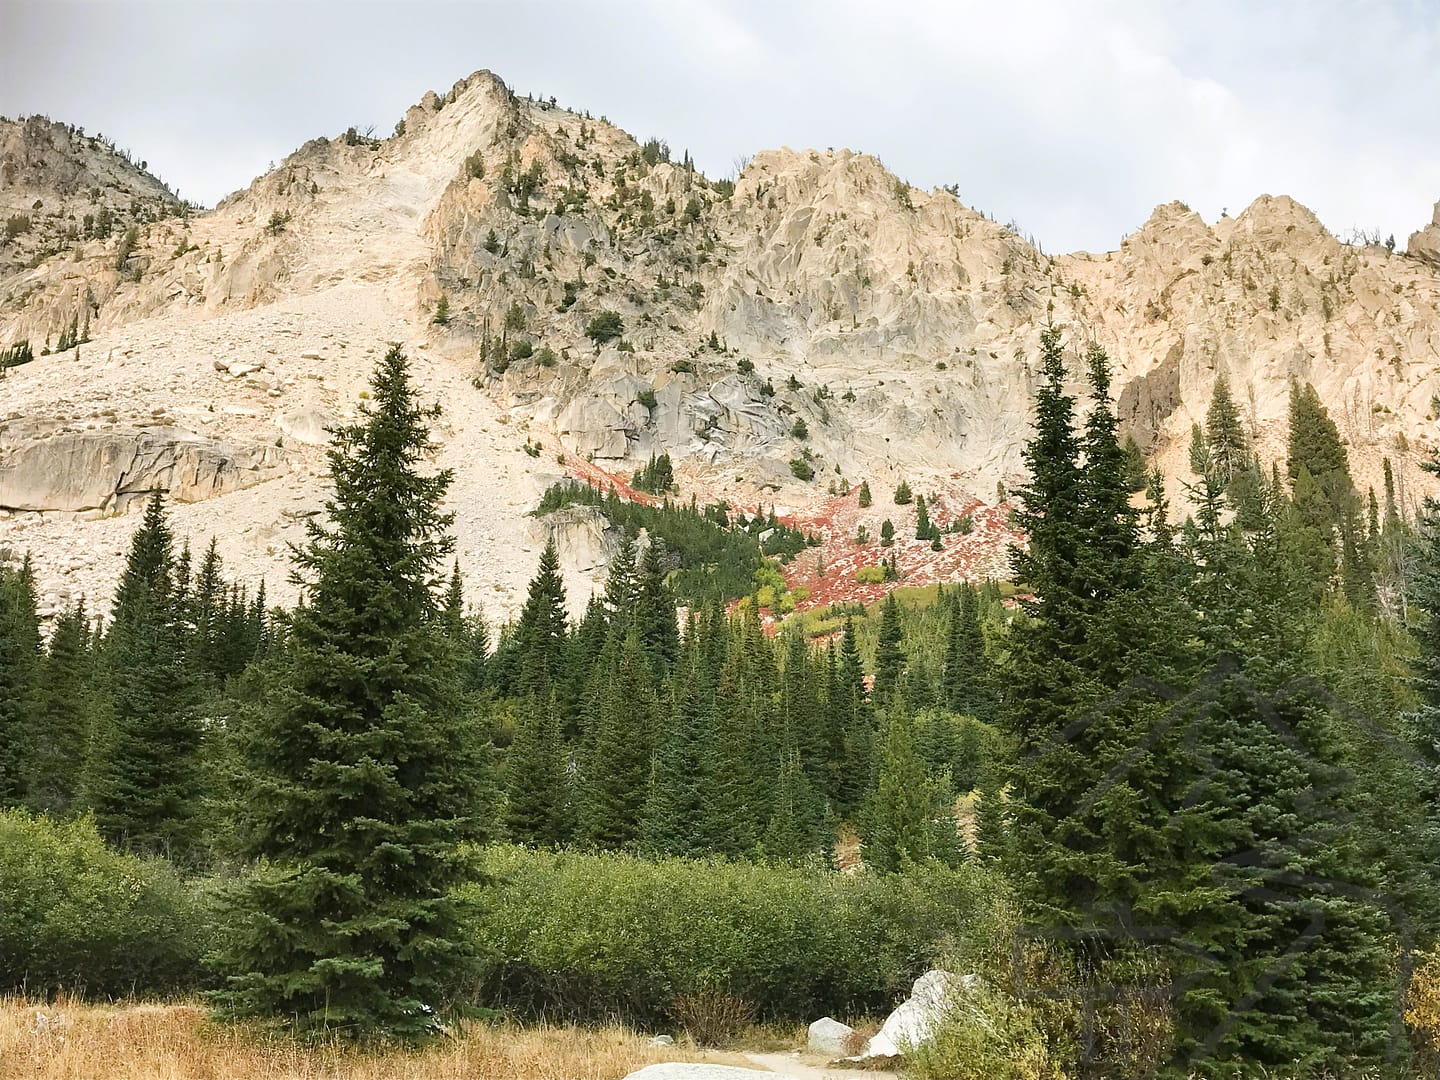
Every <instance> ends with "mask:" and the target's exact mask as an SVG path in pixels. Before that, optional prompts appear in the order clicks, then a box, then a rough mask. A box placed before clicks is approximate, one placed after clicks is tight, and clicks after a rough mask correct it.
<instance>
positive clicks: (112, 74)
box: [0, 0, 1440, 252]
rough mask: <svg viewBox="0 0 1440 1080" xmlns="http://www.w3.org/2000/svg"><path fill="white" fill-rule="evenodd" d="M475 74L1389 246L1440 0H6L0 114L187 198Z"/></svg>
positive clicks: (1124, 212)
mask: <svg viewBox="0 0 1440 1080" xmlns="http://www.w3.org/2000/svg"><path fill="white" fill-rule="evenodd" d="M477 68H489V69H491V70H492V71H495V72H496V73H497V74H499V75H500V76H501V77H502V78H504V79H505V80H506V81H507V82H508V83H509V84H510V85H511V86H512V87H513V88H514V89H515V90H516V91H518V92H519V93H521V94H525V93H527V92H533V93H535V94H536V95H537V96H541V95H543V96H546V97H548V96H550V95H552V94H553V95H555V96H556V97H557V98H558V99H559V101H560V103H561V104H562V105H566V106H569V107H572V108H576V109H589V110H590V111H591V112H592V113H594V114H596V115H602V114H603V115H605V116H607V117H608V118H609V119H610V120H612V121H614V122H615V123H618V124H619V125H620V126H622V127H624V128H625V129H627V130H628V131H630V132H631V133H632V134H634V135H636V136H637V137H639V138H641V139H643V138H645V137H647V136H650V135H658V136H661V137H663V138H665V139H667V140H668V141H669V143H670V145H671V147H672V148H673V149H674V150H675V151H676V153H677V154H678V153H679V152H680V151H681V150H682V149H685V148H688V149H689V150H690V151H691V153H692V154H693V155H694V157H695V160H696V163H697V164H698V165H699V166H700V168H702V169H703V170H704V171H705V172H706V173H708V174H709V175H711V176H723V175H726V174H727V173H729V172H730V171H731V169H732V162H733V161H734V159H735V158H736V157H737V156H739V155H741V154H748V153H751V152H753V151H755V150H757V149H763V148H767V147H774V146H781V145H785V146H791V147H797V148H798V147H809V146H813V147H822V148H823V147H827V146H828V147H837V148H838V147H841V146H849V147H851V148H854V149H857V150H865V151H868V152H870V153H874V154H876V155H878V156H879V157H880V158H881V159H882V160H883V161H884V162H885V164H886V165H887V166H889V167H890V168H891V169H892V170H893V171H895V172H896V173H898V174H899V175H900V176H902V177H904V178H905V179H907V180H908V181H910V182H911V183H913V184H916V185H919V186H921V187H931V186H935V185H939V184H950V183H953V184H957V185H959V191H960V196H961V198H962V199H963V200H964V201H965V202H967V203H968V204H970V205H972V206H974V207H977V208H978V209H981V210H984V211H986V212H988V213H990V214H991V215H993V216H994V217H996V218H998V219H1000V220H1001V221H1010V220H1012V219H1013V220H1014V221H1015V222H1017V223H1018V224H1019V225H1020V227H1021V228H1022V229H1023V230H1024V231H1025V232H1027V233H1030V234H1032V235H1034V236H1035V238H1036V239H1037V240H1039V241H1040V242H1041V244H1042V245H1043V246H1044V248H1045V250H1047V251H1051V252H1057V251H1069V250H1075V249H1079V248H1085V249H1090V250H1103V249H1108V248H1113V247H1114V246H1115V245H1116V244H1117V243H1118V242H1119V240H1120V238H1121V237H1122V236H1123V235H1125V234H1126V233H1128V232H1130V231H1132V230H1134V229H1135V228H1137V227H1138V226H1139V225H1140V224H1142V223H1143V222H1144V220H1145V219H1146V218H1147V217H1148V216H1149V213H1150V211H1151V209H1152V208H1153V207H1154V206H1155V205H1156V204H1157V203H1162V202H1168V201H1169V200H1171V199H1182V200H1184V201H1186V202H1188V203H1189V204H1190V205H1191V206H1192V207H1194V208H1195V209H1196V210H1198V211H1199V212H1200V213H1201V214H1203V215H1204V216H1205V218H1206V219H1207V220H1213V219H1214V218H1216V217H1217V216H1218V215H1219V213H1220V211H1221V209H1222V208H1228V209H1229V211H1230V213H1232V214H1234V213H1237V212H1238V211H1239V210H1240V209H1242V208H1243V207H1244V206H1245V205H1246V204H1247V203H1249V202H1250V200H1251V199H1253V198H1254V197H1255V196H1256V195H1259V194H1261V193H1270V194H1288V195H1292V196H1294V197H1295V198H1296V199H1298V200H1300V201H1301V202H1303V203H1305V204H1306V205H1308V206H1309V207H1310V208H1311V209H1313V210H1314V211H1315V212H1316V213H1317V214H1318V215H1319V216H1320V218H1321V220H1323V221H1324V222H1325V223H1326V224H1327V225H1328V226H1329V227H1330V228H1331V229H1333V230H1335V231H1336V232H1339V233H1341V234H1345V233H1347V232H1349V230H1350V229H1351V228H1352V227H1357V226H1358V227H1362V228H1365V229H1379V230H1380V231H1381V233H1382V235H1384V234H1388V233H1394V234H1395V236H1396V237H1397V239H1398V240H1399V243H1400V244H1401V245H1402V246H1403V245H1404V243H1405V240H1406V238H1407V237H1408V235H1409V234H1410V232H1411V231H1412V230H1414V229H1416V228H1419V227H1420V226H1421V225H1424V224H1426V223H1427V222H1428V221H1429V219H1430V211H1431V206H1432V204H1433V203H1434V202H1435V201H1436V200H1437V199H1440V0H1368V2H1367V0H1293V2H1292V0H1274V2H1265V0H1210V2H1208V3H1203V4H1201V3H1193V2H1180V0H1093V2H1092V0H1050V2H1041V0H1032V2H1027V0H989V2H969V0H920V2H915V3H904V2H902V0H883V2H882V0H870V2H860V0H824V2H815V3H810V2H795V3H789V2H786V0H732V2H729V3H725V2H721V0H628V2H625V0H611V2H599V0H596V2H593V3H571V2H564V0H547V2H544V3H531V2H529V0H506V2H504V3H489V2H468V3H461V2H454V3H445V2H442V0H415V2H389V3H380V2H376V3H365V2H362V0H308V2H307V0H286V2H283V3H281V2H274V3H272V2H268V0H266V2H261V0H253V2H246V3H241V2H230V0H224V2H222V0H185V2H170V0H154V2H138V0H134V2H132V0H91V2H81V0H0V114H4V115H8V116H16V115H21V114H29V113H32V112H43V113H47V114H49V115H50V116H52V117H54V118H55V119H59V120H64V121H66V122H69V123H74V124H79V125H81V126H83V127H85V128H86V129H87V130H88V131H92V132H93V131H101V132H104V133H105V134H106V135H109V136H111V137H112V138H114V139H115V140H116V141H117V143H118V144H119V145H121V146H126V147H129V148H130V149H131V150H132V152H133V153H134V155H135V157H136V159H137V160H139V159H141V158H143V159H146V160H148V162H149V163H150V167H151V170H152V171H154V172H156V173H158V174H159V175H160V176H161V177H162V178H163V179H164V180H166V181H168V182H169V183H170V185H171V186H172V187H177V188H179V190H180V192H181V194H183V195H185V196H186V197H188V198H192V199H196V200H198V201H200V202H203V203H205V204H207V205H210V204H213V203H214V202H215V201H216V200H217V199H219V198H220V197H221V196H222V195H224V194H226V193H227V192H229V191H231V190H234V189H236V188H239V187H243V186H245V185H246V184H248V183H249V182H250V180H251V179H252V178H253V177H255V176H256V175H257V174H259V173H261V172H263V171H264V170H265V168H266V167H267V165H268V164H269V163H270V162H271V161H272V160H273V161H279V160H280V159H281V158H283V157H284V156H285V155H286V154H288V153H289V152H290V151H292V150H294V149H295V148H297V147H298V146H299V145H300V144H301V143H302V142H304V141H305V140H306V139H309V138H312V137H314V136H316V135H335V134H338V133H339V132H341V131H343V130H344V129H345V128H346V127H349V126H350V125H351V124H354V125H357V126H358V127H361V128H364V127H365V126H367V125H370V124H373V125H375V127H376V129H377V131H379V132H381V133H388V132H389V131H390V130H391V128H392V127H393V126H394V123H395V121H396V120H397V119H399V117H400V116H401V115H402V114H403V113H404V111H405V109H406V107H407V106H409V105H411V104H413V103H415V102H417V101H418V100H419V98H420V97H421V95H422V94H423V93H424V92H425V91H426V90H430V89H434V90H437V91H444V90H445V89H447V88H448V87H449V86H450V85H451V84H452V83H453V82H454V81H455V80H457V79H459V78H461V77H463V76H465V75H467V74H469V73H470V72H471V71H474V70H476V69H477Z"/></svg>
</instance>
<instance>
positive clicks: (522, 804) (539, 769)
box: [505, 694, 570, 846]
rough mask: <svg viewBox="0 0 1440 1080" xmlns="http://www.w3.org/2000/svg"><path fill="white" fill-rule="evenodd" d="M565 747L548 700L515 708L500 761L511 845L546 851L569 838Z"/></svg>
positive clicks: (528, 700) (527, 699)
mask: <svg viewBox="0 0 1440 1080" xmlns="http://www.w3.org/2000/svg"><path fill="white" fill-rule="evenodd" d="M568 789H569V778H568V775H567V773H566V760H565V747H564V744H563V743H562V741H561V738H560V719H559V717H558V716H557V715H556V710H555V703H554V699H553V696H552V697H551V698H550V699H547V700H545V701H541V700H540V699H538V698H536V697H535V696H534V695H529V694H527V695H525V696H524V697H522V698H520V700H519V701H518V702H517V703H516V717H515V738H514V740H513V741H512V742H511V743H510V748H509V750H508V751H507V752H506V755H505V831H506V833H507V834H508V835H509V836H510V838H511V839H512V840H517V841H519V842H521V843H526V844H540V845H543V846H552V845H555V844H560V843H563V842H564V841H565V840H566V839H568V838H569V835H570V792H569V790H568Z"/></svg>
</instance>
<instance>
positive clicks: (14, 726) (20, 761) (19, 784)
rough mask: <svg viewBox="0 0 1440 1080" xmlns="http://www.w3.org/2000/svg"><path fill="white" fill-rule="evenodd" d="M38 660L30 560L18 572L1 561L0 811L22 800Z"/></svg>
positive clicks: (39, 674) (33, 582)
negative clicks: (0, 808) (1, 808)
mask: <svg viewBox="0 0 1440 1080" xmlns="http://www.w3.org/2000/svg"><path fill="white" fill-rule="evenodd" d="M42 657H43V653H42V648H41V641H40V621H39V618H38V617H37V615H36V601H35V574H34V571H33V570H32V568H31V565H30V560H29V559H28V558H27V559H26V560H25V562H24V563H23V564H22V565H21V566H20V567H18V568H14V567H9V566H7V565H6V564H5V563H4V562H3V561H0V807H3V806H17V805H19V804H21V803H22V802H23V801H24V800H25V798H26V773H27V771H28V768H29V766H30V761H29V753H30V750H31V748H30V746H29V740H30V737H31V735H32V734H33V724H34V718H35V704H36V702H35V695H36V692H37V691H38V690H39V688H40V676H41V672H42V666H41V664H42Z"/></svg>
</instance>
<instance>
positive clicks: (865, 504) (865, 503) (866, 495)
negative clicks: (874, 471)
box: [859, 480, 874, 510]
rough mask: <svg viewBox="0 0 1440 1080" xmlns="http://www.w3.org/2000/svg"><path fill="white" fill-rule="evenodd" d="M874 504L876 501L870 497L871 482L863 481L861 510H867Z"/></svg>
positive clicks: (861, 485) (860, 500) (861, 486)
mask: <svg viewBox="0 0 1440 1080" xmlns="http://www.w3.org/2000/svg"><path fill="white" fill-rule="evenodd" d="M872 502H874V499H873V498H872V497H871V495H870V481H869V480H862V481H861V482H860V496H859V505H860V509H861V510H865V509H867V508H869V506H870V504H871V503H872Z"/></svg>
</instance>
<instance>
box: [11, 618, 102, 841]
mask: <svg viewBox="0 0 1440 1080" xmlns="http://www.w3.org/2000/svg"><path fill="white" fill-rule="evenodd" d="M94 674H95V672H94V655H93V653H92V652H91V636H90V619H89V616H88V615H86V613H85V603H84V601H83V600H80V601H77V602H76V603H75V605H74V606H73V607H70V608H66V609H65V610H64V611H63V612H61V614H60V616H59V618H57V619H56V620H55V628H54V630H53V631H52V632H51V634H50V645H49V649H48V650H47V652H46V655H45V661H44V665H43V667H42V669H41V678H40V682H39V686H38V688H37V692H36V695H35V699H34V711H33V714H32V716H33V719H32V722H31V725H30V732H29V734H28V735H27V737H26V738H25V739H24V740H23V742H22V745H23V746H24V747H25V748H26V751H27V753H26V763H25V766H26V767H25V790H26V801H27V803H28V804H29V806H30V808H31V809H32V810H35V811H37V812H39V813H46V814H55V815H57V816H61V815H65V814H69V813H72V812H74V811H75V810H77V809H78V808H79V807H80V802H81V792H80V781H81V778H82V777H83V775H84V772H85V767H84V762H85V758H86V755H87V753H88V752H89V740H90V727H91V724H92V723H93V714H94V691H93V688H92V680H93V679H94Z"/></svg>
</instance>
